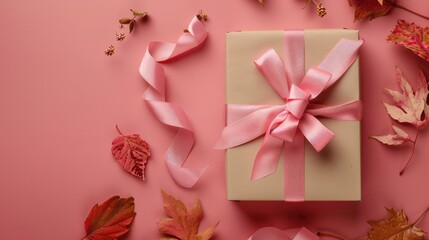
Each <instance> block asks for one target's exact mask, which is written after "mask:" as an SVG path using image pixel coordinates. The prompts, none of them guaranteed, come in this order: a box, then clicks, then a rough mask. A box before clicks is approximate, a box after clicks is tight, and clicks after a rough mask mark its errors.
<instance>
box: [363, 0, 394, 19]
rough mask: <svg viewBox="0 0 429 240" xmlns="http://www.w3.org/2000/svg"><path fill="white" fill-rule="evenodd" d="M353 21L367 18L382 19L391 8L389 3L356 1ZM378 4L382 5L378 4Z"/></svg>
mask: <svg viewBox="0 0 429 240" xmlns="http://www.w3.org/2000/svg"><path fill="white" fill-rule="evenodd" d="M355 2H356V9H355V20H358V21H360V20H364V19H366V18H369V20H372V19H374V18H378V17H382V16H385V15H387V14H388V13H389V12H390V10H391V9H392V7H393V4H392V2H391V1H384V2H383V1H380V0H379V1H376V0H356V1H355ZM380 2H381V3H382V4H380Z"/></svg>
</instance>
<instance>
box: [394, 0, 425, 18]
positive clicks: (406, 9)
mask: <svg viewBox="0 0 429 240" xmlns="http://www.w3.org/2000/svg"><path fill="white" fill-rule="evenodd" d="M390 3H391V4H392V5H393V6H395V7H397V8H399V9H402V10H405V11H407V12H409V13H412V14H414V15H416V16H419V17H421V18H424V19H427V20H429V17H427V16H425V15H423V14H420V13H417V12H415V11H413V10H411V9H408V8H406V7H404V6H401V5H399V4H397V3H395V2H393V1H390Z"/></svg>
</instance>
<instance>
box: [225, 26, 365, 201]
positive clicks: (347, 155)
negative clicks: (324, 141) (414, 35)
mask: <svg viewBox="0 0 429 240" xmlns="http://www.w3.org/2000/svg"><path fill="white" fill-rule="evenodd" d="M304 35H305V67H306V69H308V68H309V67H311V66H317V65H318V64H319V63H320V62H321V60H322V59H323V58H324V57H325V56H326V54H327V53H328V52H329V51H330V50H331V49H332V48H333V47H334V46H335V44H336V43H337V42H338V40H339V39H341V38H348V39H358V38H359V36H358V31H356V30H342V29H340V30H306V31H305V32H304ZM226 42H227V44H226V102H227V103H228V104H273V105H281V104H284V101H283V100H282V99H280V97H279V96H278V95H277V94H276V93H275V92H274V90H273V89H272V88H271V87H270V86H269V84H268V83H267V82H266V81H265V79H264V77H263V76H262V75H261V73H260V72H259V71H258V70H257V69H256V67H255V66H254V64H253V61H254V60H255V59H256V58H258V57H260V56H261V55H262V54H263V53H265V52H266V51H267V50H268V49H270V48H273V49H274V50H275V51H276V52H277V54H279V56H283V31H264V32H231V33H227V35H226ZM357 99H359V59H358V60H357V61H356V62H355V63H354V64H353V65H352V67H351V68H350V69H349V70H348V71H347V72H346V74H345V75H344V76H343V77H342V78H341V79H340V80H339V81H338V82H337V83H335V85H333V86H332V87H331V88H330V89H329V90H327V91H326V92H325V93H323V96H320V97H319V98H318V100H319V101H320V102H322V103H324V104H331V105H334V104H341V103H345V102H348V101H352V100H357ZM320 120H321V122H322V123H323V124H324V125H325V126H326V127H328V128H329V129H330V130H331V131H332V132H333V133H334V134H335V137H334V139H333V140H332V141H331V142H330V143H329V144H328V145H327V146H326V147H325V148H324V149H323V150H322V151H321V152H319V153H317V152H316V151H315V150H314V149H313V148H312V146H311V145H310V144H308V143H306V146H305V200H306V201H318V200H355V201H356V200H360V191H361V180H360V122H359V121H343V120H332V119H320ZM227 121H228V113H227ZM261 142H262V137H260V138H258V139H255V140H254V141H251V142H249V143H247V144H244V145H242V146H239V147H235V148H232V149H228V150H227V151H226V177H227V181H226V182H227V195H228V199H229V200H280V201H282V200H284V190H283V186H284V173H283V157H281V159H280V163H279V166H278V169H277V172H276V173H274V174H272V175H270V176H267V177H265V178H263V179H260V180H257V181H251V179H250V175H251V172H252V166H253V161H254V159H255V156H256V153H257V151H258V149H259V146H260V144H261Z"/></svg>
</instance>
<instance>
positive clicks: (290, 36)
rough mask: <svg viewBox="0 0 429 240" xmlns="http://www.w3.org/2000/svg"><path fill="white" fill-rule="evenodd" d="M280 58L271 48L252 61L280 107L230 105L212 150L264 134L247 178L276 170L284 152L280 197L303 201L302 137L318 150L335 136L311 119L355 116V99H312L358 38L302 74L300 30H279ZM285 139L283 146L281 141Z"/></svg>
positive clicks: (334, 76) (336, 73) (339, 71)
mask: <svg viewBox="0 0 429 240" xmlns="http://www.w3.org/2000/svg"><path fill="white" fill-rule="evenodd" d="M284 41H285V44H284V47H285V54H284V62H282V60H281V59H280V57H279V56H278V55H277V53H276V52H275V51H274V50H273V49H271V50H269V51H267V52H266V53H265V54H264V55H263V56H261V57H260V58H258V59H257V60H256V61H255V65H256V67H257V68H258V70H259V71H260V72H261V73H262V75H264V77H265V79H266V80H267V82H268V83H269V84H270V85H271V87H272V88H273V89H274V90H275V92H276V93H277V94H278V95H279V96H280V97H281V98H282V99H283V100H284V101H285V104H284V105H281V106H267V105H261V106H254V105H238V104H229V105H228V114H229V116H228V117H229V118H230V119H235V121H233V122H232V123H231V124H228V125H227V126H226V127H225V128H224V130H223V131H222V135H221V138H220V140H219V141H218V143H217V144H216V148H220V149H227V148H232V147H236V146H239V145H241V144H244V143H246V142H249V141H251V140H253V139H255V138H258V137H259V136H261V135H263V134H265V136H264V139H263V142H262V145H261V147H260V149H259V151H258V153H257V155H256V159H255V161H254V164H253V170H252V180H257V179H260V178H263V177H265V176H268V175H270V174H272V173H274V172H275V171H276V170H277V166H278V162H279V160H280V154H281V152H282V151H284V152H285V154H284V157H285V189H284V191H285V200H286V201H303V200H304V193H305V191H304V190H305V189H304V167H305V166H304V140H305V139H307V140H308V142H309V143H310V144H311V145H312V146H313V147H314V149H315V150H316V151H321V150H322V149H323V148H324V147H325V146H326V145H327V144H328V143H329V141H330V140H331V139H332V138H333V137H334V134H333V133H332V132H331V131H330V130H329V129H327V128H326V127H325V126H324V125H323V124H322V123H321V122H320V121H319V120H318V119H317V118H316V117H317V116H322V117H328V118H332V119H338V120H359V119H360V107H361V105H360V101H358V100H357V101H351V102H348V103H344V104H341V105H337V106H325V105H320V104H315V103H312V102H311V101H312V100H314V99H315V98H316V97H317V96H319V95H320V94H321V93H322V92H323V91H325V90H326V89H328V88H329V87H330V86H332V85H333V84H334V83H335V82H337V81H338V80H339V79H340V77H341V76H342V75H343V74H344V73H345V72H346V71H347V69H348V68H349V67H350V66H351V65H352V64H353V62H354V61H355V60H356V58H357V55H358V50H359V48H360V46H361V45H362V43H363V41H362V40H358V41H354V40H347V39H341V40H340V41H339V42H338V43H337V44H336V45H335V47H334V48H333V49H332V50H331V51H330V52H329V53H328V55H327V56H326V57H325V59H324V60H323V61H322V62H321V63H320V64H319V66H317V67H311V68H310V69H309V70H308V71H307V72H306V73H304V48H305V46H304V32H303V31H286V32H285V34H284ZM285 143H286V144H285Z"/></svg>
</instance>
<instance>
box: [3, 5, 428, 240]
mask: <svg viewBox="0 0 429 240" xmlns="http://www.w3.org/2000/svg"><path fill="white" fill-rule="evenodd" d="M303 2H304V1H301V0H290V1H280V0H266V4H265V6H264V7H261V6H259V4H257V3H256V0H236V1H226V0H223V1H203V0H182V1H174V0H158V1H149V0H144V1H134V0H125V1H107V2H106V1H100V0H94V1H80V0H78V1H53V0H40V1H28V2H25V3H24V2H20V1H16V2H14V1H2V2H1V3H0V25H1V29H2V36H1V40H0V43H1V44H0V52H1V64H0V74H1V81H0V84H1V86H0V91H1V92H0V109H1V124H0V132H1V135H0V144H1V151H0V158H1V161H0V191H1V198H0V206H1V207H0V212H1V215H0V216H1V218H0V239H9V240H11V239H81V238H82V237H83V236H84V234H85V233H84V228H83V221H84V220H85V218H86V216H87V214H88V212H89V210H90V208H91V207H92V206H93V205H94V204H95V203H100V202H103V201H104V200H106V199H107V198H109V197H110V196H112V195H120V196H123V197H128V196H133V197H134V198H135V202H136V212H137V216H136V219H135V222H134V223H133V225H132V230H131V232H130V234H129V235H128V239H149V240H151V239H158V238H160V237H161V236H162V235H161V234H159V233H158V230H157V226H156V223H157V222H158V221H159V220H160V219H161V218H163V217H165V213H164V211H163V208H162V200H161V193H160V189H164V190H165V191H166V192H168V193H170V194H173V195H175V196H177V197H178V198H181V199H183V200H184V201H185V202H186V203H187V204H193V203H194V202H195V201H196V198H197V197H200V199H201V201H202V205H203V208H204V212H205V218H204V220H203V222H202V226H201V227H202V228H204V227H207V226H209V225H211V224H213V223H215V222H217V221H218V220H220V221H221V223H220V225H219V227H218V231H217V233H216V237H215V238H214V239H247V238H248V237H249V236H250V235H251V234H252V233H253V232H254V231H256V230H257V229H258V228H260V227H264V226H273V227H278V228H281V229H285V228H292V227H300V226H306V227H307V228H309V229H310V230H313V231H316V230H334V231H336V232H339V233H341V234H344V235H346V236H349V237H358V236H363V235H365V234H366V231H367V230H368V229H369V226H368V224H367V223H366V221H367V220H369V219H379V218H381V217H384V216H385V210H384V207H394V208H398V209H401V208H403V209H404V210H406V211H407V213H409V215H410V219H411V220H414V219H416V218H417V216H418V215H419V214H420V213H421V212H422V211H423V210H424V209H425V208H426V207H427V206H428V205H429V191H427V188H426V183H427V182H428V181H429V175H428V174H427V173H428V170H429V161H428V159H427V157H425V156H427V154H428V153H429V150H428V149H427V147H426V146H427V143H428V141H429V133H428V130H427V129H425V130H423V131H422V132H421V135H420V137H419V141H418V143H417V148H416V153H415V156H414V160H413V162H412V164H411V165H410V167H409V169H408V170H407V171H406V172H405V174H404V176H402V177H399V175H398V172H399V169H400V167H401V165H402V163H403V161H405V160H406V159H407V158H408V156H409V154H410V151H411V146H404V147H399V148H389V147H386V146H383V145H381V144H380V143H378V142H375V141H374V140H369V139H368V138H369V136H371V135H376V134H384V133H388V132H391V127H390V123H391V120H390V119H389V117H388V116H387V114H386V112H385V110H384V107H383V106H382V104H381V101H389V98H388V96H387V95H386V94H385V93H384V92H383V89H384V88H393V89H398V85H397V83H396V80H395V66H396V65H397V66H399V67H401V68H402V69H403V70H404V73H405V74H406V76H407V77H408V78H409V79H410V80H411V81H414V79H416V78H417V73H418V69H419V67H420V66H421V67H423V68H424V69H425V71H426V73H429V71H428V67H429V64H428V63H426V62H424V61H423V60H420V59H419V58H418V57H416V56H415V55H414V54H413V53H411V52H410V51H408V50H405V49H404V48H402V47H399V46H395V45H392V44H389V43H386V41H385V38H386V36H387V35H388V34H389V33H390V30H391V29H393V27H394V26H395V24H396V20H397V19H406V20H408V21H415V22H417V23H418V24H421V25H423V26H427V25H428V23H429V22H428V21H427V20H424V19H421V18H418V17H416V16H414V15H411V14H409V13H407V12H404V11H402V10H399V9H394V10H393V11H392V13H391V15H390V16H388V17H384V18H380V19H376V20H374V21H372V22H356V23H354V22H353V9H352V8H350V7H349V6H348V4H347V1H323V2H324V4H325V5H326V8H327V10H328V15H327V16H326V17H325V18H323V19H320V18H319V17H318V16H317V15H316V14H315V13H314V11H315V9H314V6H311V7H310V9H302V7H303V6H304V3H303ZM399 2H400V3H402V4H404V5H407V6H408V7H410V8H412V9H415V10H417V11H419V12H421V13H427V12H429V11H428V10H429V4H428V3H427V1H424V0H415V1H404V0H401V1H399ZM129 8H132V9H136V10H142V11H143V10H145V11H148V12H149V15H150V19H149V21H147V22H145V23H144V24H142V25H139V26H137V28H136V31H135V32H134V33H133V34H132V36H129V37H128V38H127V39H126V40H125V42H123V43H121V44H116V45H117V53H116V54H115V55H114V56H112V57H106V56H105V55H104V54H103V51H104V49H105V48H106V47H107V46H108V45H109V44H111V43H113V42H114V39H115V32H116V31H117V30H118V23H117V19H119V18H121V17H126V16H129V15H130V12H129ZM200 9H202V10H204V12H206V13H207V14H208V15H209V21H208V22H206V26H207V28H208V30H209V38H208V39H207V41H206V43H205V44H204V46H203V47H202V48H200V49H199V50H198V51H195V52H193V53H191V54H189V55H187V56H185V57H184V58H182V59H180V60H178V61H174V62H171V63H167V64H165V65H164V67H165V70H166V74H167V96H168V100H169V101H170V102H175V103H177V104H179V105H180V106H182V107H183V109H184V110H185V111H186V113H187V114H188V117H189V119H190V120H191V122H192V124H193V127H194V130H195V133H196V140H197V143H196V145H195V148H194V151H193V152H192V153H191V156H190V158H189V161H188V164H187V165H188V166H196V167H201V166H205V165H206V164H210V168H209V169H208V170H207V172H206V173H205V175H203V177H202V179H201V180H200V182H199V183H197V185H196V187H195V188H193V189H191V190H188V189H183V188H180V187H178V186H177V185H176V184H175V183H174V182H173V180H172V179H171V177H170V176H169V175H168V172H167V169H166V166H165V163H164V158H163V154H164V152H165V151H166V149H167V147H168V145H169V144H170V142H171V141H172V139H173V137H174V135H175V130H174V129H172V128H168V127H166V126H164V125H163V124H162V123H160V122H158V120H157V119H156V118H155V117H154V116H153V115H152V114H151V112H149V110H148V108H147V106H146V105H145V104H144V102H143V100H142V93H143V91H144V90H145V89H146V87H147V86H146V85H145V84H144V82H143V80H142V79H141V77H140V75H139V74H138V66H139V64H140V61H141V58H142V56H143V54H144V51H145V49H146V46H147V44H148V42H149V41H154V40H159V41H171V42H174V41H175V40H176V38H177V37H178V36H179V35H180V33H181V31H182V29H184V28H186V26H187V24H188V23H189V21H190V20H191V19H192V17H193V15H194V14H195V13H197V12H198V10H200ZM290 28H294V29H296V28H354V29H359V30H360V31H361V37H362V38H363V39H365V44H364V46H363V47H362V49H361V77H362V78H361V88H362V100H363V102H364V109H365V110H364V118H363V121H362V201H361V202H305V203H285V202H229V201H227V200H226V193H225V172H224V152H223V151H220V150H213V149H212V147H213V145H214V144H215V142H216V140H217V139H218V137H219V134H220V131H221V129H222V128H223V125H224V118H225V112H224V109H225V106H224V103H225V101H224V97H225V93H224V87H225V85H224V80H225V79H224V75H225V32H228V31H237V30H276V29H290ZM115 124H118V125H119V127H120V129H121V130H122V132H124V133H138V134H141V135H142V137H143V138H144V139H146V140H147V141H148V142H149V143H150V145H151V147H152V154H153V155H152V158H151V160H150V161H149V163H148V165H147V175H146V179H147V181H146V182H141V181H140V180H139V179H138V178H136V177H133V176H131V175H130V174H128V173H126V172H125V171H123V170H122V169H121V168H120V166H119V164H118V163H117V162H116V161H115V160H114V159H113V157H112V155H111V153H110V147H111V145H110V144H111V141H112V140H113V139H114V138H115V137H116V136H117V132H116V129H115ZM407 130H409V131H410V133H414V132H413V130H412V129H411V128H407ZM419 226H421V227H422V228H424V229H425V230H427V231H429V216H427V217H426V218H424V219H423V220H422V221H421V222H420V224H419Z"/></svg>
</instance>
